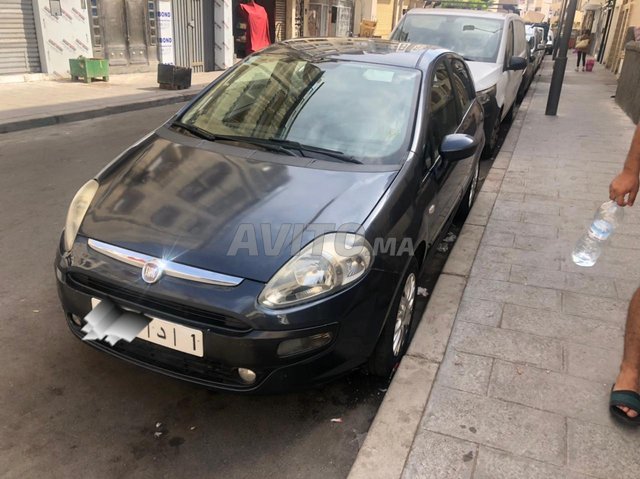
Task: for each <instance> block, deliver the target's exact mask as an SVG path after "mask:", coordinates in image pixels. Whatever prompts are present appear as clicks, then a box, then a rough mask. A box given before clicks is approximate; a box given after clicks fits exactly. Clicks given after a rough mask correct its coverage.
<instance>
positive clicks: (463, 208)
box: [456, 161, 480, 219]
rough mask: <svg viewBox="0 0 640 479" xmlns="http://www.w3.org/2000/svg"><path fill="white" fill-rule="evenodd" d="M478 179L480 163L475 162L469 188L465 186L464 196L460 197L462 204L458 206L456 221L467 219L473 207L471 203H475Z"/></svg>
mask: <svg viewBox="0 0 640 479" xmlns="http://www.w3.org/2000/svg"><path fill="white" fill-rule="evenodd" d="M479 178H480V162H479V161H476V163H475V166H474V170H473V176H472V178H471V181H470V182H469V186H467V191H465V193H464V196H463V197H462V202H461V203H460V206H458V212H457V213H456V219H464V218H466V217H467V215H468V214H469V212H470V211H471V208H472V207H473V203H474V202H475V201H476V197H477V196H478V179H479Z"/></svg>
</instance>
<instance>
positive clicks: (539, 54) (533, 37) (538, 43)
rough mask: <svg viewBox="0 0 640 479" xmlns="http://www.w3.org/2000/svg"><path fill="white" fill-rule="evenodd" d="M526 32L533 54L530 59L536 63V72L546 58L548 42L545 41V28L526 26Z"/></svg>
mask: <svg viewBox="0 0 640 479" xmlns="http://www.w3.org/2000/svg"><path fill="white" fill-rule="evenodd" d="M525 34H526V39H527V43H528V44H529V51H530V54H531V56H530V57H529V61H532V62H533V64H534V72H537V71H538V68H540V65H541V64H542V60H544V56H545V53H546V52H545V50H546V43H545V41H544V29H542V28H541V27H534V26H531V25H526V26H525Z"/></svg>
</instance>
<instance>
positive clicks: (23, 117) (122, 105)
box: [0, 72, 223, 133]
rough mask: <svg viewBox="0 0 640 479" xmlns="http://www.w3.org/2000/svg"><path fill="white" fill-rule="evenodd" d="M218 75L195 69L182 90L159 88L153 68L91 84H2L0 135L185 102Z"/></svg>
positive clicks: (67, 80)
mask: <svg viewBox="0 0 640 479" xmlns="http://www.w3.org/2000/svg"><path fill="white" fill-rule="evenodd" d="M222 73H223V72H206V73H194V74H193V77H192V81H191V84H192V86H191V88H189V89H186V90H161V89H160V88H158V83H157V73H156V72H148V73H132V74H124V75H111V77H110V78H109V81H108V82H102V81H94V82H92V83H89V84H87V83H84V82H72V81H71V80H69V79H66V80H48V81H36V82H26V83H0V98H2V102H0V133H6V132H9V131H17V130H23V129H28V128H36V127H39V126H46V125H52V124H56V123H63V122H67V121H77V120H84V119H87V118H94V117H97V116H104V115H108V114H112V113H122V112H124V111H131V110H136V109H141V108H149V107H151V106H159V105H163V104H168V103H177V102H181V101H186V100H189V99H191V98H193V97H194V96H195V95H196V94H197V93H198V92H200V90H202V88H204V87H205V86H206V85H208V84H209V83H211V82H212V81H213V80H214V79H216V78H217V77H219V76H220V75H221V74H222Z"/></svg>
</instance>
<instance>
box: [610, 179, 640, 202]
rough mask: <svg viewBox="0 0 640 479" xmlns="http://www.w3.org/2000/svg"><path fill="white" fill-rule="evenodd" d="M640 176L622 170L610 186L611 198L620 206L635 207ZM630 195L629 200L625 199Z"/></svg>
mask: <svg viewBox="0 0 640 479" xmlns="http://www.w3.org/2000/svg"><path fill="white" fill-rule="evenodd" d="M639 186H640V183H639V182H638V175H637V174H634V173H632V172H630V171H628V170H622V173H620V174H619V175H618V176H616V177H615V178H614V179H613V181H612V182H611V184H610V185H609V198H610V199H612V200H614V201H615V202H616V203H618V205H619V206H627V205H628V206H633V202H634V201H635V200H636V196H637V194H638V187H639ZM627 194H628V195H629V196H628V197H627V198H625V197H626V196H627Z"/></svg>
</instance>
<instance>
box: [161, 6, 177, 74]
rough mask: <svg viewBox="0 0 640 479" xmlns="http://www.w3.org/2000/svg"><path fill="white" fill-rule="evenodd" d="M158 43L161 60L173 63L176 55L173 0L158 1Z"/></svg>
mask: <svg viewBox="0 0 640 479" xmlns="http://www.w3.org/2000/svg"><path fill="white" fill-rule="evenodd" d="M158 45H159V47H160V61H161V62H162V63H168V64H170V65H173V64H174V62H175V57H174V48H173V15H172V13H171V0H160V1H159V2H158Z"/></svg>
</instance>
